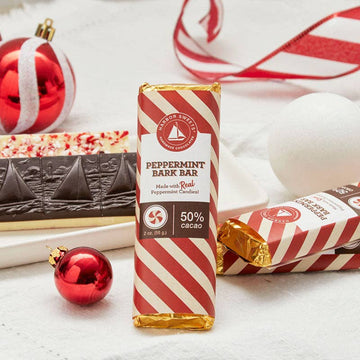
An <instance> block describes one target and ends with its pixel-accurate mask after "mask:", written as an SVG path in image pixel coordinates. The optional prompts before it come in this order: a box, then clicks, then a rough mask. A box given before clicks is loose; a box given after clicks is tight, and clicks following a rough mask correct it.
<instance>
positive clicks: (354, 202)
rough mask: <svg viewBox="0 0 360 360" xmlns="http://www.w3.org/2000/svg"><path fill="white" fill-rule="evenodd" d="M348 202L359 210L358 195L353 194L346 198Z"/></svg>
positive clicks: (359, 199) (359, 198)
mask: <svg viewBox="0 0 360 360" xmlns="http://www.w3.org/2000/svg"><path fill="white" fill-rule="evenodd" d="M348 204H349V205H350V206H351V207H353V208H354V209H357V210H360V196H353V197H351V198H350V199H349V200H348Z"/></svg>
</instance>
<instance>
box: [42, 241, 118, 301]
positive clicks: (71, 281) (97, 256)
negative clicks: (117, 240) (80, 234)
mask: <svg viewBox="0 0 360 360" xmlns="http://www.w3.org/2000/svg"><path fill="white" fill-rule="evenodd" d="M49 262H50V264H51V265H52V266H53V267H54V268H55V273H54V279H55V285H56V287H57V289H58V290H59V293H60V294H61V295H62V296H63V297H64V298H65V299H66V300H69V301H70V302H73V303H75V304H79V305H89V304H93V303H95V302H97V301H99V300H101V299H102V298H104V297H105V296H106V294H107V293H108V292H109V290H110V288H111V284H112V267H111V264H110V262H109V260H108V259H107V258H106V257H105V256H104V255H103V254H102V253H101V252H99V251H97V250H95V249H92V248H89V247H78V248H75V249H71V250H68V249H67V248H66V247H64V246H59V247H57V248H56V249H55V250H52V251H51V253H50V256H49Z"/></svg>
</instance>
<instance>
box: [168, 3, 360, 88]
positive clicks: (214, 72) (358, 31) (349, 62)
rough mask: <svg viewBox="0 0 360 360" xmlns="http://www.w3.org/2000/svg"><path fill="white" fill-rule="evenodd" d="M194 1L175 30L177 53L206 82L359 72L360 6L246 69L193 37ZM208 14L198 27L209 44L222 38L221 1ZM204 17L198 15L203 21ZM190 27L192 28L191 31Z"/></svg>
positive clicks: (326, 20)
mask: <svg viewBox="0 0 360 360" xmlns="http://www.w3.org/2000/svg"><path fill="white" fill-rule="evenodd" d="M193 2H195V0H184V3H183V7H182V9H181V13H180V15H179V18H178V21H177V23H176V27H175V31H174V38H173V40H174V49H175V53H176V56H177V58H178V60H179V62H180V63H181V65H182V66H183V67H184V68H185V69H186V70H188V71H189V72H190V73H192V74H193V75H195V76H196V77H198V78H201V79H206V80H207V81H219V80H222V81H240V80H241V79H244V78H263V79H264V78H265V79H314V80H321V79H333V78H337V77H340V76H344V75H348V74H351V73H354V72H355V71H358V70H359V68H360V41H359V38H360V21H359V20H360V7H359V6H358V7H355V8H352V9H347V10H344V11H339V12H336V13H334V14H331V15H329V16H326V17H325V18H323V19H321V20H319V21H318V22H316V23H315V24H313V25H311V26H310V27H308V28H307V29H306V30H304V31H303V32H301V33H300V34H298V35H297V36H295V37H294V38H292V39H291V40H289V41H288V42H286V43H285V44H283V45H282V46H280V47H279V48H278V49H276V50H274V51H273V52H271V53H270V54H268V55H267V56H265V57H264V58H262V59H259V60H258V61H256V62H255V63H254V64H252V65H250V66H247V67H244V66H241V65H238V64H234V63H230V62H229V61H226V60H225V59H221V58H219V57H218V56H216V55H213V54H211V52H210V51H209V50H208V49H206V47H204V46H202V45H201V44H200V42H199V41H198V40H197V38H196V37H195V36H192V35H191V30H192V29H191V25H190V24H188V23H187V25H188V26H186V25H185V21H184V18H185V17H186V16H187V15H188V14H187V12H189V13H191V18H194V15H195V16H196V14H193V12H194V7H191V5H192V3H193ZM209 5H210V8H209V11H208V13H207V14H206V16H205V17H203V18H201V20H200V21H199V23H200V24H201V26H202V27H203V28H204V30H205V32H206V36H207V41H208V42H211V41H213V40H214V39H215V38H216V37H217V36H218V34H219V33H220V30H221V27H222V22H223V14H224V10H223V5H222V1H221V0H209ZM201 15H202V14H199V17H201ZM189 25H190V26H189ZM258 25H259V26H261V24H258Z"/></svg>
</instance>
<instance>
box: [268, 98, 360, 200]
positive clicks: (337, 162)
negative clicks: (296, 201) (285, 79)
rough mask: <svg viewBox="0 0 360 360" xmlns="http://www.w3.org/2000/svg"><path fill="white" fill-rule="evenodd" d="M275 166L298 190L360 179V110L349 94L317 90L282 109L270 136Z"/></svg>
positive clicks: (306, 191) (290, 187) (309, 191)
mask: <svg viewBox="0 0 360 360" xmlns="http://www.w3.org/2000/svg"><path fill="white" fill-rule="evenodd" d="M269 158H270V163H271V166H272V168H273V170H274V172H275V174H276V175H277V177H278V178H279V179H280V181H281V182H282V183H283V185H284V186H285V187H286V188H287V189H288V190H289V191H290V192H292V193H293V194H295V195H298V196H303V195H309V194H312V193H315V192H319V191H322V190H328V189H332V188H334V187H336V186H341V185H346V184H350V183H353V182H359V181H360V108H359V107H358V106H357V105H356V104H355V103H353V102H352V101H350V100H348V99H346V98H345V97H342V96H339V95H335V94H329V93H314V94H310V95H305V96H302V97H300V98H298V99H296V100H294V101H293V102H291V103H290V104H288V105H287V106H286V107H285V108H284V110H283V111H282V112H281V113H280V115H279V118H278V119H276V122H275V123H274V125H273V126H272V129H271V132H270V136H269Z"/></svg>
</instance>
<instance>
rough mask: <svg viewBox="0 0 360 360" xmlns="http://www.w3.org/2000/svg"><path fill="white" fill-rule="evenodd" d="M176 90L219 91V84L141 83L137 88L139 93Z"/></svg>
mask: <svg viewBox="0 0 360 360" xmlns="http://www.w3.org/2000/svg"><path fill="white" fill-rule="evenodd" d="M177 90H202V91H214V92H216V93H219V94H220V93H221V85H220V83H218V82H214V83H213V84H209V85H202V84H159V85H150V84H149V83H146V82H145V83H143V84H142V85H141V86H140V88H139V94H140V93H143V92H146V91H177Z"/></svg>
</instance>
